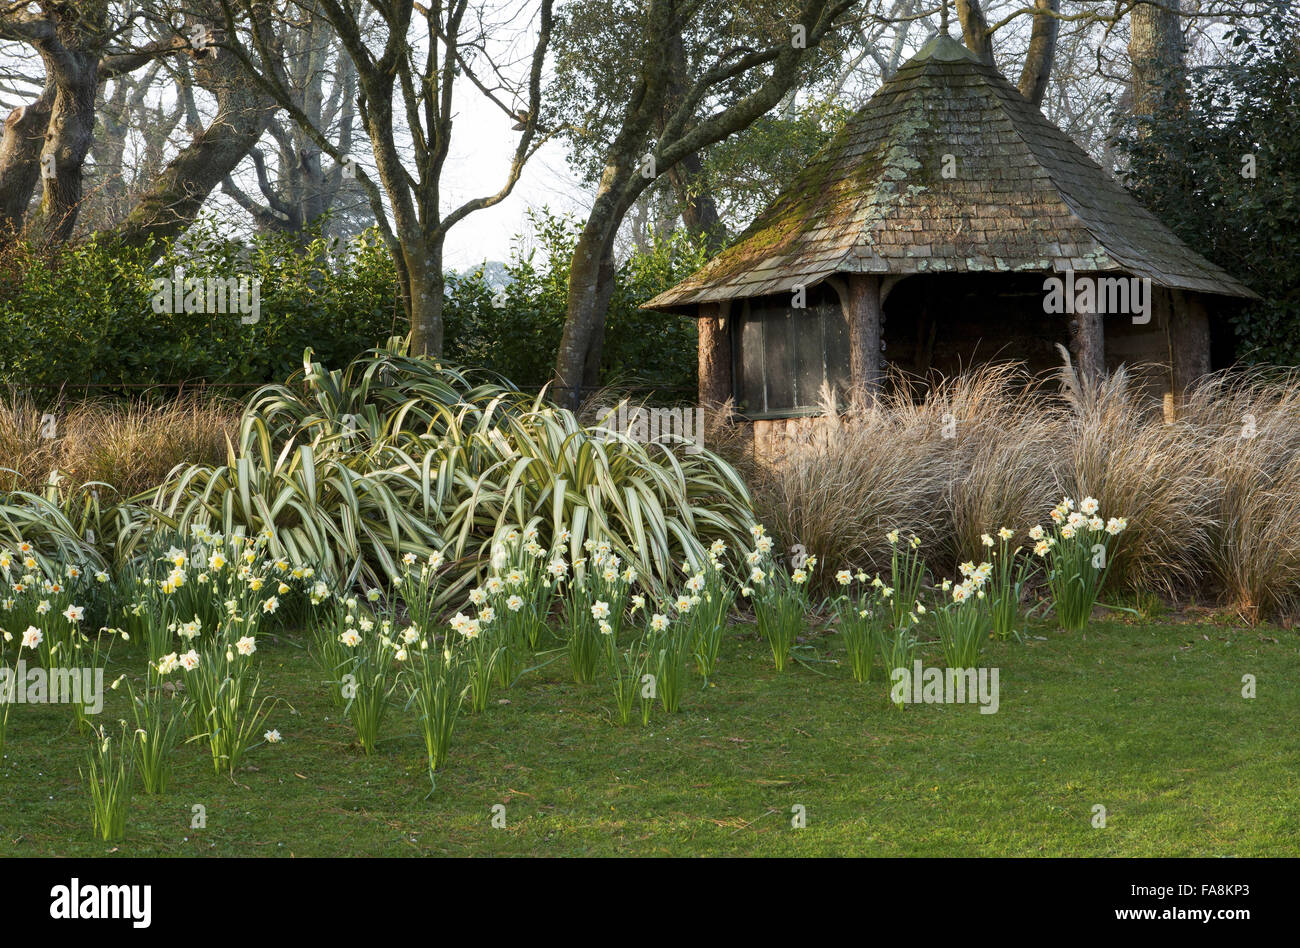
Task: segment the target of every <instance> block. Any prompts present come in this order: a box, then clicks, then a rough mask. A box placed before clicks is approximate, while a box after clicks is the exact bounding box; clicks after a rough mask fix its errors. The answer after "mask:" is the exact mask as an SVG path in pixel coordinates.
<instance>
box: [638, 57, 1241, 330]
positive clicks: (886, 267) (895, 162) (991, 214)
mask: <svg viewBox="0 0 1300 948" xmlns="http://www.w3.org/2000/svg"><path fill="white" fill-rule="evenodd" d="M1063 270H1074V271H1076V272H1080V273H1083V272H1105V271H1115V272H1120V273H1127V274H1131V275H1133V276H1138V277H1149V278H1150V279H1151V281H1152V282H1153V283H1154V284H1156V285H1157V286H1163V287H1169V288H1173V289H1182V290H1195V291H1200V292H1205V293H1217V294H1222V295H1227V296H1243V297H1253V296H1254V295H1255V294H1254V293H1252V292H1251V291H1250V290H1249V289H1248V288H1247V287H1245V286H1244V285H1243V284H1241V283H1240V282H1238V281H1237V280H1236V279H1234V278H1233V277H1232V276H1230V275H1229V274H1228V273H1226V272H1225V271H1224V270H1222V269H1221V268H1219V267H1217V266H1215V265H1214V264H1213V263H1211V262H1210V261H1208V260H1206V259H1205V258H1204V257H1202V256H1201V255H1200V254H1198V253H1196V252H1195V251H1193V250H1192V249H1191V248H1190V247H1188V246H1187V245H1186V244H1184V243H1183V242H1182V241H1181V240H1179V239H1178V238H1177V237H1176V236H1175V235H1174V233H1173V232H1172V231H1171V230H1169V228H1168V227H1166V226H1165V225H1164V224H1162V223H1161V222H1160V221H1158V220H1157V219H1156V218H1155V217H1154V216H1153V215H1152V214H1151V213H1150V212H1149V211H1147V210H1146V209H1145V208H1143V207H1142V206H1141V205H1140V204H1138V202H1137V201H1136V200H1135V199H1134V198H1133V196H1132V195H1131V194H1129V193H1128V191H1126V190H1125V189H1124V188H1123V187H1122V186H1121V185H1120V184H1119V183H1118V182H1117V181H1115V179H1114V178H1113V177H1111V175H1110V174H1108V173H1107V172H1106V171H1105V170H1104V169H1103V168H1102V167H1101V166H1100V165H1098V164H1097V163H1096V162H1095V161H1093V160H1092V159H1091V158H1089V157H1088V155H1087V154H1086V153H1085V152H1084V151H1083V149H1082V148H1080V147H1079V146H1078V145H1076V144H1075V143H1074V142H1073V141H1072V140H1071V139H1070V138H1069V136H1067V135H1066V134H1064V133H1063V132H1062V131H1061V130H1060V129H1058V128H1057V127H1056V126H1055V125H1053V124H1052V123H1051V122H1049V121H1048V120H1047V119H1046V118H1044V117H1043V115H1042V113H1041V112H1039V110H1038V109H1037V108H1035V107H1034V106H1033V105H1031V104H1030V103H1029V102H1027V101H1026V100H1025V99H1024V97H1023V96H1021V95H1020V93H1019V92H1018V91H1017V90H1016V89H1015V88H1014V87H1013V86H1012V85H1011V84H1010V83H1008V82H1007V81H1006V79H1004V78H1003V77H1002V75H1001V74H1000V73H999V72H998V71H997V70H996V69H994V68H992V67H991V66H987V65H985V64H984V63H981V62H980V61H979V60H978V59H976V58H975V56H974V54H973V53H971V52H970V50H968V49H967V48H966V47H965V46H963V45H962V44H960V43H958V42H957V41H956V40H954V39H953V38H952V37H950V36H947V35H945V34H940V35H938V36H936V37H935V38H934V39H932V40H930V41H929V42H928V43H927V44H926V45H925V46H924V47H923V48H922V49H921V51H920V52H919V53H917V54H916V56H914V57H912V58H911V59H910V60H908V62H907V63H906V64H905V65H904V66H902V68H900V69H899V71H898V72H897V74H895V75H894V76H893V77H892V78H891V79H890V80H889V81H887V82H886V83H885V84H884V85H882V86H881V87H880V90H879V91H878V92H877V93H876V94H875V95H874V96H872V98H871V100H870V101H869V102H868V103H867V104H866V106H864V107H863V109H862V110H861V111H860V112H858V113H857V114H856V115H855V116H854V117H853V118H852V119H851V120H850V121H849V122H848V123H847V124H846V125H845V127H844V128H843V129H842V130H841V131H840V132H839V134H837V135H836V136H835V137H834V138H833V139H832V140H831V142H830V143H829V144H828V145H827V146H826V147H825V148H823V149H822V151H821V152H820V153H819V154H818V155H817V157H816V158H815V159H814V160H813V161H812V163H811V164H810V165H809V166H808V167H807V168H805V169H804V170H803V171H802V172H800V173H799V174H798V175H797V176H795V178H794V179H793V180H792V181H791V182H790V186H789V187H788V188H787V189H786V190H785V191H784V192H782V194H781V195H780V196H779V197H778V198H777V199H776V200H775V201H774V202H773V203H772V205H771V206H770V207H769V208H768V209H767V210H765V211H764V212H763V213H762V214H761V215H759V217H758V218H757V219H756V220H755V221H754V223H753V224H752V225H751V226H750V227H749V228H748V229H747V230H746V231H745V232H744V233H743V234H741V235H740V237H739V238H738V239H737V241H736V242H735V243H733V244H732V245H731V246H730V247H728V248H727V249H725V250H724V251H722V252H721V253H720V254H718V256H717V257H715V258H714V259H713V260H711V261H710V262H709V263H708V264H706V265H705V266H704V267H703V268H701V269H700V270H699V271H697V272H696V273H694V274H692V275H691V276H690V277H688V278H687V279H686V280H684V281H683V282H682V283H679V284H678V285H677V286H675V287H673V288H672V289H669V290H667V291H665V292H663V293H661V294H659V295H658V296H656V297H655V298H654V299H652V300H650V301H649V302H648V303H646V304H644V305H645V307H646V308H648V309H662V310H678V309H689V308H690V307H691V306H693V305H695V304H698V303H705V302H716V301H721V300H728V299H743V298H748V297H755V296H763V295H766V294H769V293H786V292H790V291H792V289H793V288H794V287H796V286H800V285H802V286H812V285H813V284H815V283H817V282H819V281H821V280H823V279H825V278H826V277H828V276H831V275H833V274H836V273H878V274H916V273H980V272H984V273H987V272H1016V271H1019V272H1045V271H1063Z"/></svg>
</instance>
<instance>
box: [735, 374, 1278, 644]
mask: <svg viewBox="0 0 1300 948" xmlns="http://www.w3.org/2000/svg"><path fill="white" fill-rule="evenodd" d="M1141 377H1142V367H1135V369H1134V371H1132V372H1130V371H1126V370H1123V369H1121V370H1119V371H1117V372H1114V373H1112V374H1111V375H1109V376H1108V377H1106V378H1104V379H1102V380H1101V381H1100V382H1099V383H1097V384H1095V385H1085V384H1083V383H1082V382H1081V380H1080V379H1079V377H1078V375H1077V373H1076V372H1075V371H1074V370H1073V368H1072V367H1071V366H1070V365H1069V361H1068V358H1067V359H1066V364H1065V365H1064V367H1063V368H1062V369H1061V370H1059V371H1058V372H1057V373H1055V374H1054V375H1052V376H1050V377H1045V378H1036V377H1031V376H1030V375H1028V374H1027V373H1026V372H1025V370H1024V368H1023V367H1022V366H1020V365H1018V364H1006V363H1003V364H990V365H985V366H981V367H978V368H975V369H972V370H970V371H968V372H966V373H964V374H962V375H959V376H956V377H953V378H947V379H939V380H937V381H936V382H934V383H933V384H932V385H930V386H929V387H928V388H924V389H923V388H922V387H921V386H919V385H918V383H917V382H916V381H915V380H909V379H907V378H905V377H902V376H897V375H896V376H894V377H893V378H891V379H890V384H889V385H888V386H887V388H886V392H887V393H886V394H884V395H882V396H881V397H880V398H878V399H877V400H876V401H874V402H873V403H872V404H870V405H868V406H867V407H865V408H862V409H859V410H855V411H850V412H848V413H835V412H830V413H827V414H826V415H825V416H824V417H823V418H821V419H819V420H818V421H817V422H816V423H815V424H814V426H813V429H812V431H813V434H812V437H810V438H809V439H807V441H806V443H802V444H799V445H795V446H791V448H790V449H789V450H788V451H785V452H783V453H782V455H781V456H780V457H778V458H773V459H769V460H768V461H767V462H766V463H758V464H754V470H753V473H752V474H751V478H752V483H753V488H754V499H755V503H756V505H757V508H758V510H757V512H758V514H759V516H760V518H761V519H762V520H763V521H764V522H765V523H767V524H768V525H769V527H770V528H772V529H773V530H774V531H775V532H777V534H778V536H779V537H780V538H781V541H782V542H783V543H784V544H787V545H793V544H794V543H801V544H803V545H804V546H806V547H807V549H808V550H809V551H810V552H815V553H818V554H819V555H820V556H821V557H822V560H823V562H824V563H825V565H826V567H827V569H826V571H825V572H824V575H826V576H828V575H830V574H831V573H832V572H833V571H834V569H837V568H839V567H840V566H849V565H852V566H854V567H858V566H861V567H863V568H866V569H868V570H878V569H881V568H883V567H884V566H885V565H887V562H888V551H889V548H888V544H887V541H886V539H885V534H886V533H887V532H888V531H889V530H891V529H901V530H903V531H905V532H915V533H916V534H917V535H918V536H920V537H921V538H922V540H923V541H924V542H925V543H926V547H927V551H928V558H929V562H930V563H931V564H932V566H933V567H934V568H935V570H936V573H939V574H942V573H944V572H947V571H951V570H952V569H953V568H954V567H955V564H956V563H957V562H960V561H961V560H964V559H970V558H978V557H979V556H980V555H981V548H980V544H979V537H980V535H981V534H983V533H986V532H988V533H992V532H994V531H995V530H996V529H997V528H999V527H1002V526H1007V527H1010V528H1012V529H1015V530H1016V531H1017V533H1018V542H1021V543H1024V542H1026V533H1025V531H1027V529H1028V528H1029V527H1031V526H1032V525H1034V524H1036V523H1040V522H1043V521H1044V520H1045V519H1046V515H1047V513H1048V510H1049V509H1050V507H1051V505H1052V504H1053V503H1054V502H1055V501H1056V500H1057V499H1059V498H1060V497H1061V496H1071V497H1075V498H1081V497H1083V496H1087V495H1091V496H1093V497H1096V498H1097V499H1098V500H1099V501H1100V502H1101V509H1102V512H1103V514H1104V515H1105V516H1107V517H1110V516H1115V517H1126V518H1127V519H1128V521H1129V530H1128V532H1127V533H1126V534H1125V535H1124V538H1123V542H1122V543H1121V544H1120V546H1119V548H1118V550H1117V552H1116V555H1115V557H1114V559H1113V561H1112V563H1111V571H1110V574H1109V579H1108V582H1109V583H1110V584H1111V587H1112V588H1131V589H1135V590H1138V589H1140V590H1148V591H1152V592H1157V593H1159V594H1162V595H1164V596H1167V597H1173V598H1180V597H1197V598H1203V599H1206V598H1208V599H1212V600H1214V601H1217V602H1220V603H1222V604H1224V605H1227V606H1229V607H1231V608H1233V609H1234V610H1236V611H1237V612H1238V613H1239V614H1240V615H1241V616H1243V617H1244V618H1246V619H1248V620H1252V621H1253V620H1256V619H1259V618H1262V617H1266V616H1274V615H1277V614H1279V613H1283V612H1290V611H1293V610H1295V609H1296V608H1297V606H1300V529H1297V524H1300V373H1282V374H1279V373H1276V372H1273V373H1269V372H1264V371H1254V372H1249V373H1244V374H1243V373H1235V374H1226V373H1225V374H1217V375H1213V376H1210V377H1208V378H1206V379H1204V380H1202V381H1201V382H1200V383H1199V384H1197V385H1196V386H1195V387H1194V388H1193V389H1192V390H1191V391H1190V392H1188V393H1187V395H1186V397H1185V399H1184V400H1183V402H1182V403H1181V404H1180V406H1179V408H1178V411H1177V415H1176V418H1175V419H1174V420H1172V421H1169V420H1167V419H1166V418H1165V417H1164V413H1163V410H1162V406H1161V404H1160V403H1159V402H1156V401H1154V400H1153V399H1152V398H1151V397H1150V396H1149V395H1148V394H1146V393H1145V391H1144V390H1143V388H1142V386H1141V385H1140V384H1139V383H1138V379H1139V378H1141ZM730 447H731V448H732V449H733V450H734V447H735V446H734V445H733V446H730Z"/></svg>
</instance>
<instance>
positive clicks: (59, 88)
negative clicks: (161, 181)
mask: <svg viewBox="0 0 1300 948" xmlns="http://www.w3.org/2000/svg"><path fill="white" fill-rule="evenodd" d="M45 58H46V64H47V65H46V68H47V69H48V70H49V71H50V74H52V75H54V76H55V77H56V78H55V87H56V88H55V93H54V104H53V106H52V108H51V111H50V122H49V126H48V127H47V129H46V132H45V146H44V147H43V148H42V149H41V184H42V194H41V206H40V210H39V212H38V214H37V217H36V218H35V219H34V220H33V221H32V230H33V232H34V233H35V235H36V238H37V239H38V240H40V241H41V242H43V243H51V244H52V243H65V242H67V241H68V240H69V239H70V238H71V237H72V232H73V228H74V227H75V226H76V223H77V212H78V211H79V210H80V209H81V197H82V191H83V169H84V167H85V162H86V155H88V154H89V153H90V146H91V144H92V143H93V142H94V140H95V99H96V98H97V96H98V92H99V56H98V53H97V52H86V51H84V50H69V49H65V50H62V51H60V53H59V54H57V55H55V54H51V55H47V56H46V57H45ZM56 60H57V65H55V61H56Z"/></svg>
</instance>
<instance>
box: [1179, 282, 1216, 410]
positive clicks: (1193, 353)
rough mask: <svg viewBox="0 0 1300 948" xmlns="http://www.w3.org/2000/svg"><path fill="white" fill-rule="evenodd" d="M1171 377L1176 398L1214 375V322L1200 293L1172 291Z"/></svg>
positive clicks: (1181, 396) (1180, 399) (1180, 398)
mask: <svg viewBox="0 0 1300 948" xmlns="http://www.w3.org/2000/svg"><path fill="white" fill-rule="evenodd" d="M1169 295H1170V306H1169V361H1170V366H1169V375H1170V381H1171V383H1172V385H1173V392H1174V398H1175V399H1176V400H1178V401H1182V398H1183V396H1184V395H1185V394H1186V392H1187V389H1188V388H1189V387H1190V386H1191V385H1192V383H1193V382H1195V381H1196V380H1197V379H1199V378H1200V377H1201V376H1203V375H1208V374H1209V372H1210V318H1209V316H1208V315H1207V313H1206V312H1205V302H1204V300H1202V299H1201V296H1200V294H1199V293H1184V292H1183V291H1182V290H1172V291H1170V294H1169Z"/></svg>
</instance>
